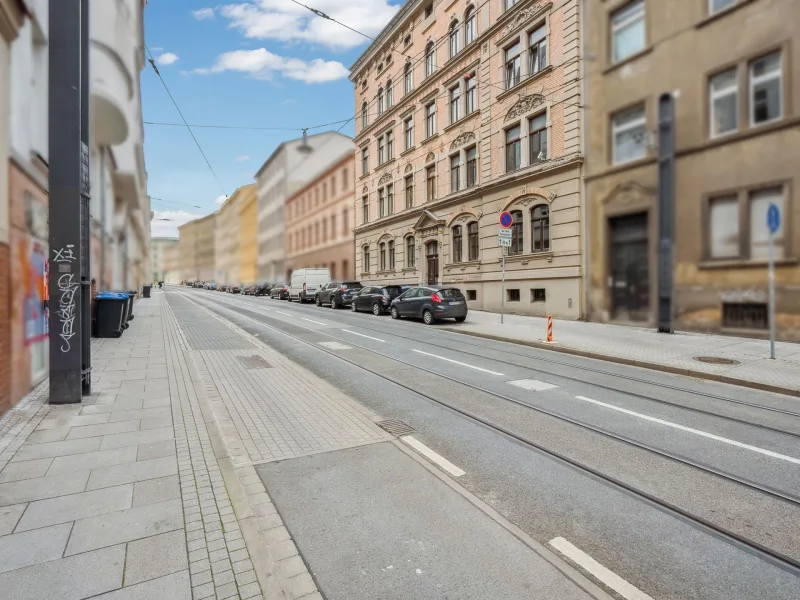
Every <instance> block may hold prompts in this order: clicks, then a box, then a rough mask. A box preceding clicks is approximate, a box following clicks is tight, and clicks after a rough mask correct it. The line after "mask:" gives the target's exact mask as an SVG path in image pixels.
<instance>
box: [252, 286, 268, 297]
mask: <svg viewBox="0 0 800 600" xmlns="http://www.w3.org/2000/svg"><path fill="white" fill-rule="evenodd" d="M271 289H272V284H271V283H259V284H258V285H257V286H256V293H255V294H254V295H255V296H266V295H268V294H269V292H270V290H271Z"/></svg>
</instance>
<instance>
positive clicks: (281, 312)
mask: <svg viewBox="0 0 800 600" xmlns="http://www.w3.org/2000/svg"><path fill="white" fill-rule="evenodd" d="M275 312H276V313H279V314H282V315H286V316H287V317H294V315H293V314H291V313H287V312H283V311H282V310H276V311H275Z"/></svg>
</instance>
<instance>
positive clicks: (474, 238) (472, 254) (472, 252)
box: [467, 221, 479, 260]
mask: <svg viewBox="0 0 800 600" xmlns="http://www.w3.org/2000/svg"><path fill="white" fill-rule="evenodd" d="M478 244H479V242H478V224H477V223H476V222H475V221H473V222H472V223H470V224H469V225H467V246H468V250H467V252H468V260H478V251H479V245H478Z"/></svg>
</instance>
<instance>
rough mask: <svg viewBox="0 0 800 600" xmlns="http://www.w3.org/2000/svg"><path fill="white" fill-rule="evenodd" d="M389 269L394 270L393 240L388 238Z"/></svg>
mask: <svg viewBox="0 0 800 600" xmlns="http://www.w3.org/2000/svg"><path fill="white" fill-rule="evenodd" d="M387 246H389V269H391V270H392V271H394V240H389V243H388V244H387Z"/></svg>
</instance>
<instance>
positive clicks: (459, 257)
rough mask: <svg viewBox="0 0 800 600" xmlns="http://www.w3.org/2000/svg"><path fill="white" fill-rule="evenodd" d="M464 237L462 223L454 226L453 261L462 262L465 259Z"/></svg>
mask: <svg viewBox="0 0 800 600" xmlns="http://www.w3.org/2000/svg"><path fill="white" fill-rule="evenodd" d="M463 241H464V237H463V235H462V234H461V225H456V226H455V227H453V262H457V263H460V262H462V261H463V260H464V247H463V244H462V242H463Z"/></svg>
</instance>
